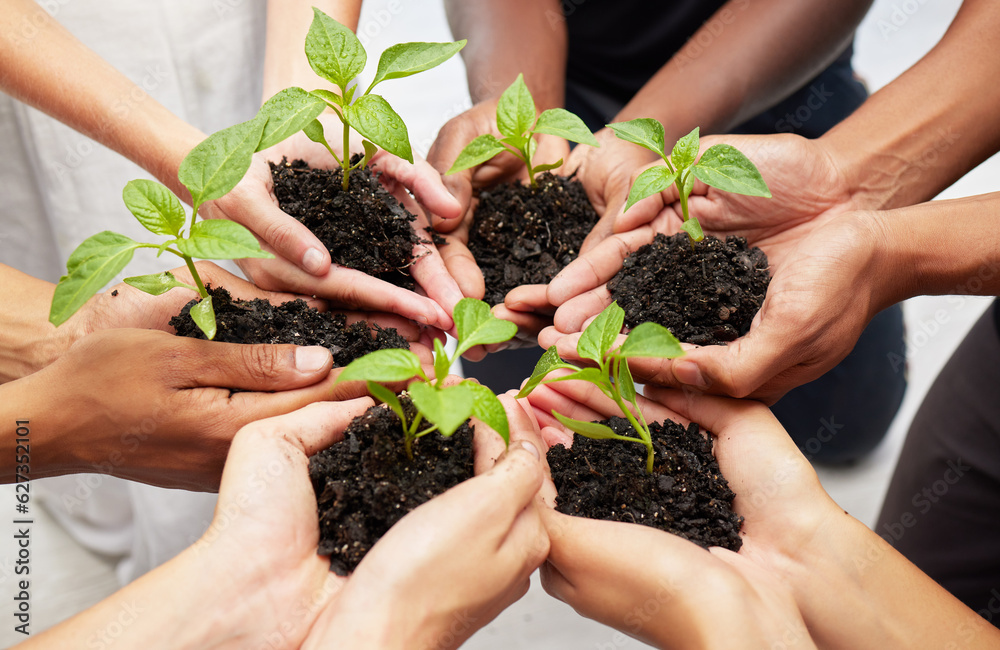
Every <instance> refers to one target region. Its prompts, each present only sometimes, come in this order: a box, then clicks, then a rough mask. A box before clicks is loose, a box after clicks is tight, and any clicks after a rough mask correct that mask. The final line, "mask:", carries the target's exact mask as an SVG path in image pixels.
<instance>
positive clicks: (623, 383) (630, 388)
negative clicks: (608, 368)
mask: <svg viewBox="0 0 1000 650" xmlns="http://www.w3.org/2000/svg"><path fill="white" fill-rule="evenodd" d="M615 384H616V385H617V386H618V392H620V393H621V394H622V397H624V398H625V399H626V400H628V401H630V402H632V405H633V406H636V408H638V406H637V405H636V399H637V395H636V392H635V382H634V381H633V380H632V370H631V369H629V367H628V359H622V360H621V361H619V362H618V378H617V380H616V381H615Z"/></svg>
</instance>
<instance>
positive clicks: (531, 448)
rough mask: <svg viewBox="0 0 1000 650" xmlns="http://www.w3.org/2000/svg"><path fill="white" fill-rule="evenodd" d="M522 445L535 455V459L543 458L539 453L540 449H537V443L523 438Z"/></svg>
mask: <svg viewBox="0 0 1000 650" xmlns="http://www.w3.org/2000/svg"><path fill="white" fill-rule="evenodd" d="M521 447H522V448H523V449H527V450H528V451H530V452H531V455H532V456H534V457H535V460H541V456H539V455H538V450H537V449H535V445H533V444H531V443H530V442H528V441H527V440H522V441H521Z"/></svg>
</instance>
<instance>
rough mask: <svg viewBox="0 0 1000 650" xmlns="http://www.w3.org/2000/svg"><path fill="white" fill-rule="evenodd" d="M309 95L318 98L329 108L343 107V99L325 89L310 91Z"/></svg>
mask: <svg viewBox="0 0 1000 650" xmlns="http://www.w3.org/2000/svg"><path fill="white" fill-rule="evenodd" d="M309 94H310V95H312V96H313V97H318V98H319V99H321V100H323V101H324V102H325V103H326V104H328V105H330V106H339V107H340V108H343V107H344V99H343V97H341V96H340V95H338V94H337V93H335V92H333V91H330V90H327V89H326V88H317V89H316V90H313V91H310V93H309Z"/></svg>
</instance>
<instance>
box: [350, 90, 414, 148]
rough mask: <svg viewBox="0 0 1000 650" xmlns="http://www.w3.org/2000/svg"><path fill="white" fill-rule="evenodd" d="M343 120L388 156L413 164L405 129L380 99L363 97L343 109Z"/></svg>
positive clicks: (376, 96) (400, 119)
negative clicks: (383, 150) (386, 152)
mask: <svg viewBox="0 0 1000 650" xmlns="http://www.w3.org/2000/svg"><path fill="white" fill-rule="evenodd" d="M344 117H345V118H346V119H347V123H348V124H350V125H351V126H352V127H354V130H355V131H357V132H358V133H360V134H361V135H362V136H364V137H366V138H368V139H369V140H371V141H372V142H374V143H375V144H377V145H378V146H380V147H382V148H383V149H385V150H386V151H388V152H389V153H391V154H393V155H396V156H399V157H400V158H402V159H403V160H405V161H407V162H411V163H412V162H413V152H412V151H411V149H410V136H409V134H408V133H407V131H406V125H405V124H403V118H401V117H400V116H399V115H398V114H397V113H396V111H394V110H392V106H389V102H387V101H385V99H383V98H382V97H380V96H379V95H364V96H362V97H359V98H358V101H356V102H354V103H353V104H351V105H350V106H347V107H346V108H345V109H344Z"/></svg>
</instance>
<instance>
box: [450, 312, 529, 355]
mask: <svg viewBox="0 0 1000 650" xmlns="http://www.w3.org/2000/svg"><path fill="white" fill-rule="evenodd" d="M452 316H453V318H454V319H455V327H456V329H457V330H458V349H457V351H456V352H455V354H456V356H461V355H462V354H465V352H466V351H467V350H469V348H472V347H473V346H476V345H489V344H491V343H503V342H504V341H509V340H510V339H512V338H513V337H514V335H515V334H517V325H515V324H514V323H512V322H510V321H506V320H503V319H500V318H497V317H496V316H494V315H493V314H492V313H491V312H490V307H489V305H487V304H486V303H485V302H483V301H482V300H476V299H475V298H462V299H461V300H459V301H458V304H456V305H455V313H454V314H453V315H452Z"/></svg>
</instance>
